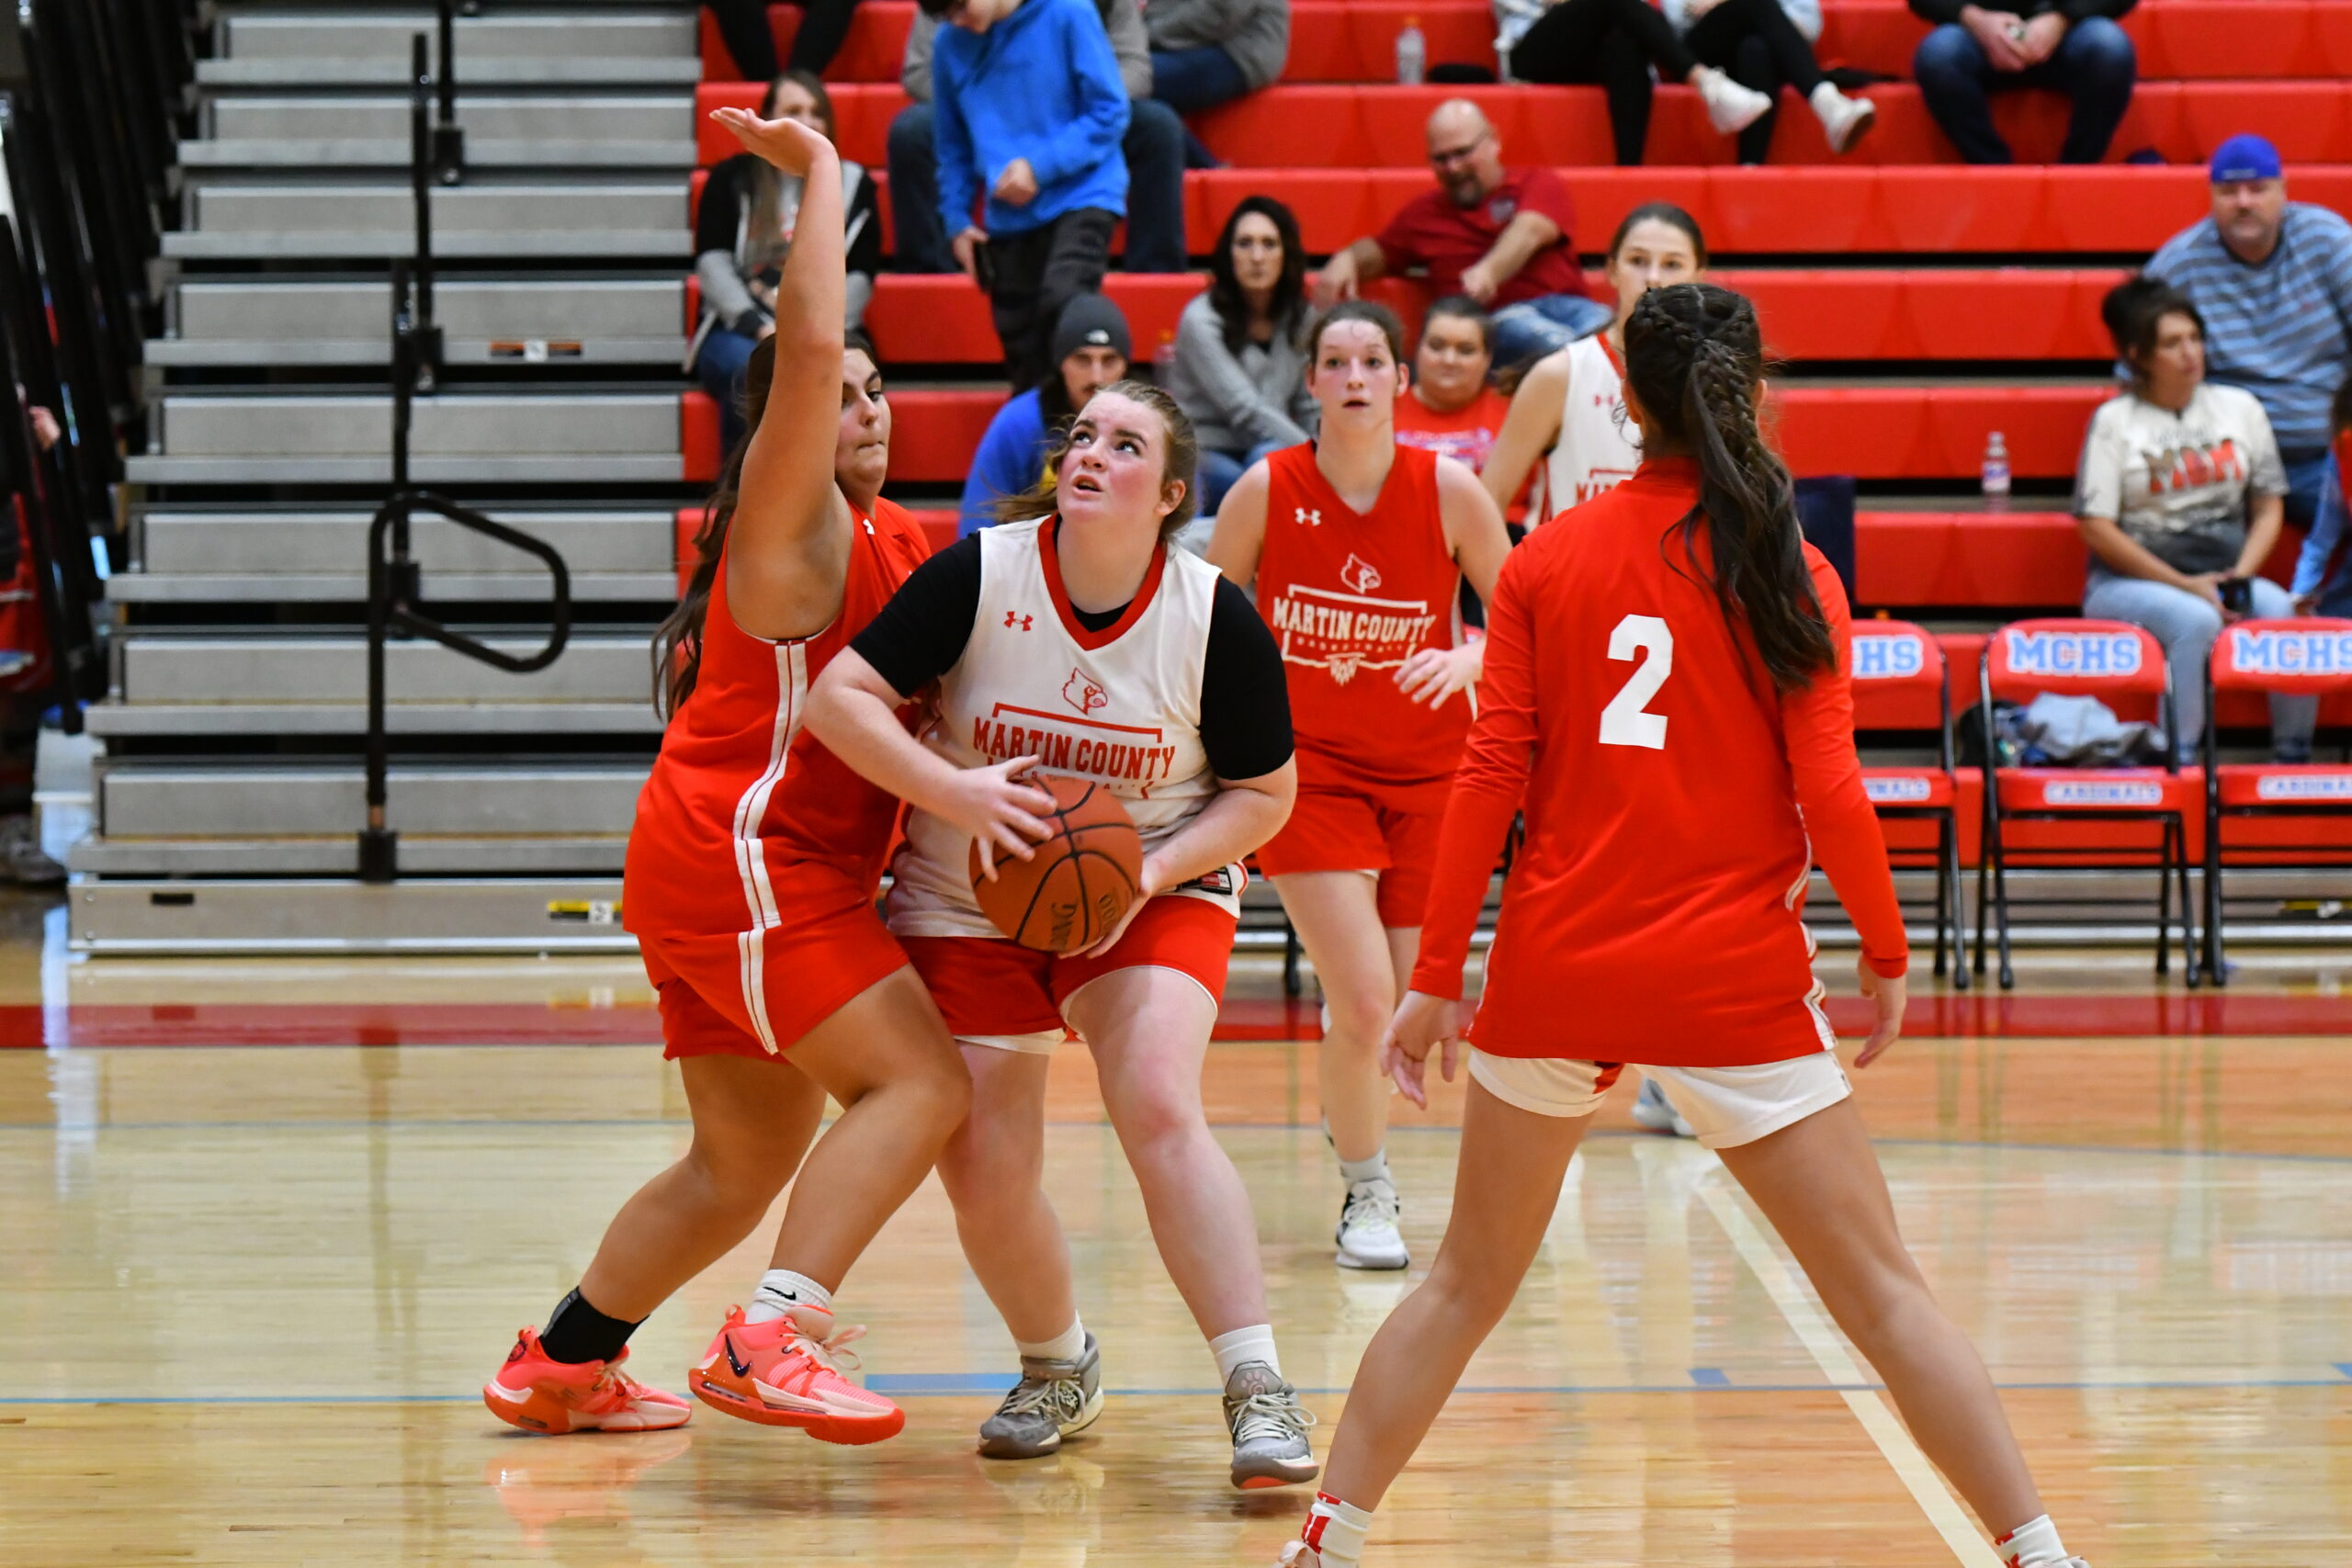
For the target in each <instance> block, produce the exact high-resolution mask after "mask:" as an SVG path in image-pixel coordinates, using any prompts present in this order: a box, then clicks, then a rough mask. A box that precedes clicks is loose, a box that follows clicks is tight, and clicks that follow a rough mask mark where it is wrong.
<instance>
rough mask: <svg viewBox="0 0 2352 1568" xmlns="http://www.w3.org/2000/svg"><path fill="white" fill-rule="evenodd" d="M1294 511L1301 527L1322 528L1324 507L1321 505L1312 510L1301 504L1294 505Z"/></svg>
mask: <svg viewBox="0 0 2352 1568" xmlns="http://www.w3.org/2000/svg"><path fill="white" fill-rule="evenodd" d="M1292 511H1293V513H1295V515H1296V517H1297V519H1298V525H1299V526H1300V527H1302V528H1320V527H1321V526H1323V509H1322V508H1321V507H1319V506H1318V507H1317V508H1315V509H1314V510H1313V511H1311V512H1310V511H1308V510H1307V509H1306V507H1304V506H1300V507H1294V508H1293V509H1292Z"/></svg>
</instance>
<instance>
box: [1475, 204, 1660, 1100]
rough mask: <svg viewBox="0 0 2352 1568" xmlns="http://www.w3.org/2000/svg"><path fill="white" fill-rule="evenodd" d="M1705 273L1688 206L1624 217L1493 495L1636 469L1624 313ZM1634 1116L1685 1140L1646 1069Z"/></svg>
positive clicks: (1611, 478) (1545, 509)
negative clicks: (1610, 291)
mask: <svg viewBox="0 0 2352 1568" xmlns="http://www.w3.org/2000/svg"><path fill="white" fill-rule="evenodd" d="M1706 271H1707V242H1706V239H1705V237H1704V236H1702V234H1701V233H1700V232H1699V220H1697V219H1695V218H1693V217H1691V214H1689V213H1688V212H1685V211H1684V210H1683V209H1680V208H1679V207H1677V206H1675V205H1674V204H1673V203H1672V202H1670V201H1653V202H1650V203H1648V204H1647V205H1645V206H1642V207H1637V208H1635V209H1634V210H1633V211H1631V212H1629V213H1627V214H1626V215H1625V220H1624V221H1623V222H1622V223H1620V224H1618V225H1617V232H1616V234H1615V236H1614V237H1612V238H1611V240H1610V242H1609V257H1608V266H1607V272H1608V277H1609V282H1610V286H1611V288H1615V289H1616V290H1617V319H1616V320H1615V321H1611V322H1610V324H1609V328H1608V330H1607V331H1606V332H1602V333H1595V334H1593V335H1592V336H1591V337H1588V338H1579V339H1577V341H1576V342H1575V343H1572V344H1569V345H1568V346H1567V347H1566V348H1564V349H1561V350H1559V351H1558V352H1557V353H1554V354H1547V355H1544V357H1543V358H1541V359H1539V360H1537V361H1536V362H1535V364H1534V366H1533V367H1532V368H1530V369H1529V371H1528V372H1527V377H1526V379H1524V380H1522V381H1521V383H1520V386H1519V392H1518V394H1517V395H1516V396H1515V397H1513V398H1512V399H1511V405H1510V417H1509V418H1507V419H1506V420H1504V421H1503V428H1502V434H1500V435H1498V436H1497V437H1496V438H1495V449H1494V453H1493V456H1492V457H1490V458H1489V459H1488V461H1487V468H1485V469H1484V470H1483V475H1484V477H1485V479H1486V481H1487V494H1489V495H1491V496H1493V497H1495V498H1496V500H1497V502H1505V503H1507V498H1508V497H1510V496H1512V495H1516V494H1517V493H1519V491H1520V490H1521V488H1522V481H1523V480H1524V479H1526V477H1527V470H1528V468H1529V467H1530V466H1531V465H1532V464H1533V463H1534V461H1535V459H1536V458H1537V457H1543V458H1544V483H1543V486H1542V493H1543V496H1544V498H1545V499H1544V500H1543V501H1542V502H1540V503H1539V504H1537V505H1535V506H1532V507H1531V508H1529V509H1528V514H1527V520H1528V524H1529V525H1530V526H1531V527H1532V526H1533V525H1537V524H1540V523H1542V522H1543V521H1544V519H1545V518H1546V517H1548V516H1551V515H1553V514H1554V513H1560V512H1565V511H1567V510H1568V509H1569V508H1571V507H1577V506H1581V505H1583V504H1584V503H1585V502H1588V501H1590V500H1591V499H1592V498H1593V497H1594V496H1597V495H1600V494H1601V493H1602V492H1603V491H1609V490H1611V489H1613V488H1615V487H1616V485H1617V484H1618V483H1619V482H1620V481H1621V480H1623V479H1629V478H1631V477H1632V476H1633V472H1634V469H1635V468H1638V467H1640V466H1641V460H1642V449H1641V443H1640V441H1639V440H1638V439H1637V433H1636V432H1635V430H1634V422H1633V421H1632V420H1631V419H1629V418H1627V417H1626V414H1625V400H1624V396H1623V392H1622V391H1621V388H1622V387H1623V383H1624V373H1625V372H1624V366H1625V321H1626V318H1627V317H1629V316H1631V315H1632V314H1633V313H1634V306H1636V305H1638V304H1640V303H1641V302H1642V296H1644V295H1645V294H1647V293H1648V292H1649V291H1650V290H1651V289H1653V288H1664V287H1666V286H1667V285H1668V284H1670V283H1690V282H1693V281H1695V280H1696V279H1698V278H1701V277H1703V276H1706ZM1634 1122H1637V1123H1638V1124H1640V1125H1641V1126H1644V1127H1646V1128H1648V1129H1649V1130H1650V1131H1651V1132H1653V1133H1672V1134H1676V1135H1678V1136H1680V1137H1685V1138H1687V1137H1690V1136H1691V1134H1692V1129H1691V1122H1690V1121H1689V1120H1688V1119H1687V1118H1685V1117H1684V1116H1683V1115H1682V1113H1681V1112H1680V1111H1677V1110H1675V1108H1674V1105H1673V1103H1672V1102H1671V1101H1670V1100H1668V1099H1667V1096H1666V1089H1665V1086H1664V1085H1662V1084H1660V1083H1659V1082H1658V1081H1657V1079H1656V1078H1654V1077H1649V1076H1647V1075H1646V1074H1645V1075H1644V1076H1643V1077H1642V1088H1641V1092H1640V1094H1639V1095H1638V1096H1637V1097H1636V1098H1635V1099H1634Z"/></svg>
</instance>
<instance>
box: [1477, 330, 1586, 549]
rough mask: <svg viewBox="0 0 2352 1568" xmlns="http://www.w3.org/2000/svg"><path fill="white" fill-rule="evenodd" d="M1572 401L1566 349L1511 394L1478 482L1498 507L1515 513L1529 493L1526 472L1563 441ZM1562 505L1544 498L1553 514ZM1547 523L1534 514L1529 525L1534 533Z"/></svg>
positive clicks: (1546, 357)
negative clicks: (1563, 421) (1565, 412)
mask: <svg viewBox="0 0 2352 1568" xmlns="http://www.w3.org/2000/svg"><path fill="white" fill-rule="evenodd" d="M1567 395H1568V353H1567V350H1566V349H1561V350H1560V351H1559V352H1557V353H1555V354H1547V355H1544V357H1543V358H1541V359H1539V360H1537V361H1536V362H1535V365H1534V367H1533V368H1532V369H1531V370H1529V371H1528V373H1527V375H1526V376H1525V378H1522V379H1521V381H1520V383H1519V390H1518V391H1516V392H1513V393H1512V394H1511V399H1510V413H1508V414H1506V415H1504V416H1503V428H1502V431H1501V433H1500V434H1498V435H1497V436H1496V437H1495V449H1494V450H1493V451H1491V452H1489V453H1487V467H1486V468H1485V469H1484V470H1483V472H1482V473H1481V474H1480V476H1479V480H1480V482H1481V483H1482V484H1484V485H1485V486H1486V487H1487V494H1488V495H1490V496H1492V497H1494V501H1495V504H1496V506H1498V507H1499V508H1501V509H1503V510H1505V511H1508V510H1510V503H1511V502H1513V501H1515V500H1516V499H1518V498H1519V496H1520V495H1521V494H1522V493H1523V492H1524V491H1526V489H1527V471H1528V470H1529V469H1530V468H1533V467H1534V466H1535V465H1536V463H1537V461H1538V460H1540V459H1541V458H1542V457H1543V456H1544V453H1546V452H1549V451H1550V450H1551V449H1552V447H1553V446H1554V445H1555V444H1556V443H1557V442H1558V441H1559V439H1560V411H1561V410H1562V409H1563V408H1565V407H1566V399H1567ZM1558 502H1559V497H1557V496H1546V497H1545V498H1544V505H1545V506H1546V507H1547V508H1549V509H1550V510H1552V511H1555V512H1556V511H1558V510H1559V505H1558ZM1543 521H1544V519H1543V518H1541V517H1538V516H1535V515H1533V514H1532V513H1531V514H1530V515H1529V516H1528V519H1527V525H1528V526H1529V527H1531V528H1532V527H1534V526H1535V525H1537V524H1539V523H1541V522H1543Z"/></svg>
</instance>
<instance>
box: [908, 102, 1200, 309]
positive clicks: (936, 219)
mask: <svg viewBox="0 0 2352 1568" xmlns="http://www.w3.org/2000/svg"><path fill="white" fill-rule="evenodd" d="M1127 110H1128V118H1127V137H1126V141H1125V143H1123V145H1122V151H1124V152H1125V154H1126V159H1127V214H1126V216H1127V255H1126V270H1127V271H1129V272H1182V271H1183V270H1184V267H1185V262H1186V259H1187V258H1186V256H1185V254H1184V139H1185V135H1186V132H1185V130H1184V122H1183V121H1182V119H1179V118H1177V116H1176V111H1175V110H1174V109H1171V108H1170V107H1168V106H1167V105H1166V104H1163V103H1160V102H1159V101H1158V100H1156V99H1153V98H1136V99H1134V100H1133V101H1131V102H1130V103H1129V104H1128V105H1127ZM931 124H932V113H931V106H930V105H929V104H909V105H908V106H907V107H905V108H902V109H900V110H899V113H898V117H897V118H894V119H893V120H891V121H890V135H889V161H890V221H891V224H892V226H893V228H895V229H896V231H897V233H898V251H897V261H898V264H899V271H900V272H954V271H955V270H956V253H955V252H954V251H952V250H950V249H949V248H948V243H947V242H948V240H949V239H950V238H951V236H950V235H949V234H948V232H947V231H946V229H945V227H944V225H943V224H942V222H941V221H940V216H939V153H938V152H937V150H936V148H935V146H934V144H933V139H932V129H931Z"/></svg>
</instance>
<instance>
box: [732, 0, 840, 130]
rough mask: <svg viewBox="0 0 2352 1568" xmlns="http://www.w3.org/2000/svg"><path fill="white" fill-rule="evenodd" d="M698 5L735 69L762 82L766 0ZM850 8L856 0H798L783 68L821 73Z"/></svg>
mask: <svg viewBox="0 0 2352 1568" xmlns="http://www.w3.org/2000/svg"><path fill="white" fill-rule="evenodd" d="M703 5H704V6H705V7H706V8H707V10H708V11H709V12H710V15H711V19H712V20H714V21H716V22H717V23H718V36H719V37H720V38H721V39H724V40H725V41H726V44H727V53H728V55H729V58H730V59H732V60H733V61H734V62H735V72H736V74H738V75H740V76H741V77H742V78H743V80H744V81H746V82H764V81H767V80H769V79H770V78H772V77H774V76H775V74H776V63H775V34H774V33H772V32H770V31H769V30H768V0H703ZM856 11H857V0H800V30H799V31H798V32H797V33H795V34H793V35H792V58H791V59H789V60H787V61H786V62H785V68H786V70H791V71H806V72H807V73H809V74H810V75H811V76H821V75H823V74H824V73H825V67H826V66H828V65H831V63H832V62H833V56H834V55H836V54H839V53H840V52H841V48H842V39H845V38H847V37H849V24H850V18H851V17H853V16H854V15H855V14H856ZM768 118H771V119H773V118H775V117H774V116H773V115H771V116H769V117H768Z"/></svg>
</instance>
